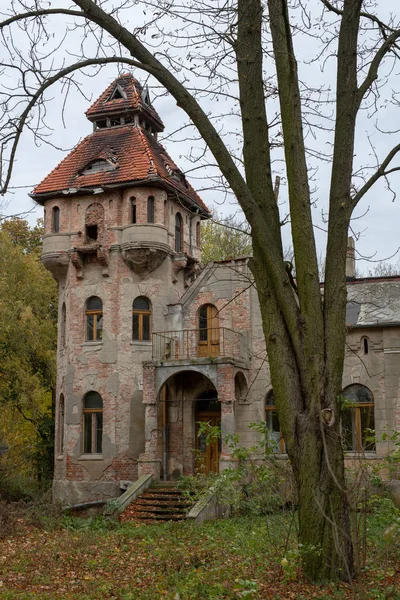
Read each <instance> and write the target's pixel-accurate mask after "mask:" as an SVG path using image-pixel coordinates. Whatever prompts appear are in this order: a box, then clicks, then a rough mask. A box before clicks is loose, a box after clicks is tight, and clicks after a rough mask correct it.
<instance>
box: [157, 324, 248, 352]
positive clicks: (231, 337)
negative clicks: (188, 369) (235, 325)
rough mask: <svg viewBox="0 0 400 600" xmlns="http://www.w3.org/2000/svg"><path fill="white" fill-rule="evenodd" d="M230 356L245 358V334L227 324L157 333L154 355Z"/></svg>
mask: <svg viewBox="0 0 400 600" xmlns="http://www.w3.org/2000/svg"><path fill="white" fill-rule="evenodd" d="M217 356H228V357H232V358H236V359H242V360H243V359H244V343H243V336H242V334H241V333H239V332H238V331H234V330H233V329H228V328H227V327H213V328H208V329H181V330H177V331H160V332H155V333H153V359H155V360H180V359H195V358H216V357H217Z"/></svg>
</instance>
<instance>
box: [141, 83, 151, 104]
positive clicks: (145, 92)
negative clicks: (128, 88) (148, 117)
mask: <svg viewBox="0 0 400 600" xmlns="http://www.w3.org/2000/svg"><path fill="white" fill-rule="evenodd" d="M142 100H143V102H144V103H145V104H149V105H150V106H151V102H150V94H149V88H148V87H145V88H144V90H143V92H142Z"/></svg>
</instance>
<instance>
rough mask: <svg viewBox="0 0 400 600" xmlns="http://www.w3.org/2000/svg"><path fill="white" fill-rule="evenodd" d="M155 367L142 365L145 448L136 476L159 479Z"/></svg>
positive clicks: (140, 457)
mask: <svg viewBox="0 0 400 600" xmlns="http://www.w3.org/2000/svg"><path fill="white" fill-rule="evenodd" d="M155 371H156V369H155V366H154V365H152V364H146V363H145V364H144V365H143V404H144V405H145V421H144V423H145V447H144V453H143V454H141V455H140V456H139V460H138V476H139V477H141V476H142V475H149V474H151V475H153V477H154V479H155V480H156V481H159V479H160V463H161V461H160V459H159V458H158V448H157V446H158V443H157V442H158V419H157V398H156V377H155V374H156V373H155Z"/></svg>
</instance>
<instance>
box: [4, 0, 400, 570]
mask: <svg viewBox="0 0 400 600" xmlns="http://www.w3.org/2000/svg"><path fill="white" fill-rule="evenodd" d="M71 4H72V6H75V8H70V6H71ZM384 4H385V3H384V2H383V0H377V1H372V0H371V1H370V0H365V1H364V2H362V0H331V1H329V0H314V2H313V3H310V5H311V8H309V9H306V8H305V7H304V6H303V3H302V2H301V1H300V0H267V1H266V2H262V1H261V0H216V1H213V2H212V1H211V0H209V1H207V0H182V1H181V2H180V3H179V4H178V3H176V2H172V1H166V0H161V1H160V2H157V6H155V4H153V2H152V1H151V0H146V1H145V0H143V1H142V2H140V1H139V0H120V1H119V3H118V2H111V1H109V0H98V1H97V2H94V1H93V0H72V2H71V1H70V2H69V3H67V2H66V3H65V8H52V7H50V8H49V5H48V3H47V2H44V1H42V0H35V2H33V4H32V5H30V4H29V3H28V2H27V1H26V0H9V9H8V12H7V13H6V14H5V15H4V19H3V22H2V23H1V24H0V30H1V33H2V36H3V37H2V39H3V49H5V50H6V51H7V52H8V56H9V58H8V60H4V61H3V63H2V69H3V73H2V82H3V91H2V96H1V104H2V107H3V109H4V117H3V120H2V121H1V126H0V133H1V135H2V146H1V147H2V157H3V171H2V191H3V193H4V192H5V191H6V190H7V187H8V186H9V183H10V180H11V174H12V168H13V163H14V160H15V156H16V152H17V147H18V144H19V142H20V138H21V134H22V131H23V130H24V129H30V130H31V131H32V132H33V133H34V135H35V136H36V138H37V139H40V140H42V141H46V140H47V138H46V137H45V136H46V135H47V130H46V129H45V123H46V108H47V103H46V100H48V96H46V94H47V90H48V88H50V87H51V86H53V85H55V86H56V85H58V83H59V82H61V83H62V85H63V86H64V91H65V93H68V91H70V90H71V89H73V87H74V85H76V83H75V82H76V79H75V75H76V73H77V72H78V71H82V70H83V69H86V72H87V70H88V69H90V68H91V69H92V71H90V74H91V75H93V67H94V66H95V65H97V67H100V66H102V65H106V64H109V63H118V64H120V65H130V66H132V67H136V68H139V69H142V70H143V71H145V72H147V73H148V74H150V75H151V76H153V77H154V79H155V80H157V81H158V82H159V84H160V85H161V86H162V89H165V90H167V91H168V93H169V94H170V95H171V96H172V97H173V98H174V99H175V101H176V103H177V104H178V106H179V107H181V108H182V109H183V110H184V111H185V112H186V114H187V115H188V117H189V119H190V121H191V123H192V124H193V125H194V126H195V128H196V129H197V131H198V132H199V134H200V136H201V137H202V138H203V140H204V141H205V144H206V145H207V147H208V149H209V151H210V152H211V153H212V156H213V157H214V158H213V160H212V161H213V163H214V164H217V165H218V167H219V169H220V173H221V177H222V178H223V180H224V181H225V182H227V184H228V186H229V188H230V189H231V190H232V192H233V194H234V195H235V196H236V198H237V200H238V202H239V204H240V206H241V208H242V210H243V212H244V215H245V217H246V219H247V221H248V223H249V225H250V227H251V236H252V246H253V257H254V258H253V260H252V262H251V269H252V272H253V275H254V279H255V283H256V286H257V290H258V295H259V300H260V306H261V312H262V319H263V328H264V334H265V341H266V347H267V352H268V360H269V363H270V370H271V379H272V384H273V387H274V394H275V399H276V404H277V407H278V412H279V416H280V421H281V424H282V430H283V434H284V437H285V441H286V447H287V452H288V454H289V457H290V460H291V464H292V466H293V471H294V476H295V479H296V482H297V488H298V496H299V521H300V541H301V543H302V544H303V548H304V550H305V551H304V555H303V566H304V571H305V574H306V575H307V576H309V577H310V578H312V579H318V578H328V579H331V578H334V577H340V578H343V579H350V578H351V577H352V575H353V548H352V541H351V532H350V519H349V506H348V502H347V495H346V489H345V480H344V461H343V450H342V445H341V433H340V404H339V401H338V397H339V394H340V391H341V381H342V370H343V359H344V349H345V306H346V279H345V262H346V245H347V244H346V242H347V235H348V229H349V224H350V219H351V217H352V214H353V211H354V210H355V209H356V207H357V206H358V204H359V202H360V200H361V199H362V198H363V196H364V195H365V194H366V193H367V192H368V191H369V190H370V189H371V187H372V186H373V185H374V184H375V183H376V182H377V181H379V180H381V179H385V180H388V177H389V176H390V174H391V173H393V172H394V171H396V170H398V169H399V167H398V166H396V164H395V160H396V158H397V155H398V153H399V150H400V145H395V146H394V147H393V148H392V149H391V150H390V151H389V152H387V153H386V154H385V155H384V156H383V157H382V158H381V159H380V160H378V159H377V156H376V157H375V158H376V159H377V163H376V165H375V164H371V165H369V166H367V167H365V166H364V168H363V169H361V165H359V164H358V163H357V162H356V163H355V159H354V153H355V152H354V149H355V134H356V120H357V117H359V118H360V114H361V113H360V109H362V108H367V109H368V110H369V113H372V114H374V113H378V112H379V110H380V100H379V99H380V97H381V95H382V94H383V93H384V89H385V88H384V84H385V83H386V82H387V80H388V79H389V77H391V76H394V72H393V65H394V64H395V62H396V61H397V58H398V50H399V49H398V46H397V41H398V39H399V37H400V29H399V22H398V20H396V18H395V17H394V16H393V15H392V16H388V17H387V22H384V17H382V18H381V17H380V16H379V14H378V9H380V10H383V9H384ZM60 5H61V6H62V5H63V3H62V2H61V4H60ZM143 12H144V13H145V16H143ZM386 12H387V11H386ZM132 21H133V22H132ZM168 27H169V28H170V30H171V31H170V32H168ZM76 32H78V34H79V35H80V38H79V43H77V37H76ZM74 34H75V37H74ZM299 35H302V36H303V37H302V38H301V39H302V41H304V40H305V42H304V43H306V42H307V40H311V41H312V40H317V42H318V45H319V47H318V48H317V49H315V47H314V50H313V56H312V60H314V61H317V62H318V64H319V65H321V67H323V66H324V65H325V64H326V61H328V62H329V63H330V64H331V63H332V62H334V63H335V66H336V83H332V81H330V80H331V79H332V75H329V73H330V71H329V69H327V73H328V75H329V77H328V79H327V84H326V86H325V85H324V84H321V85H320V86H315V84H313V82H312V81H311V83H308V84H305V83H304V78H303V77H300V76H299V67H298V63H297V61H296V55H295V51H294V41H293V38H294V37H295V36H299ZM301 43H302V42H300V43H299V46H301ZM168 44H169V45H168ZM6 75H7V78H6ZM329 85H330V87H331V89H329ZM56 89H57V88H56ZM58 89H59V88H58ZM332 89H333V91H332ZM388 97H389V99H392V101H393V102H397V95H396V90H394V89H393V88H390V90H389V94H388ZM204 98H206V99H211V100H212V102H213V104H214V105H216V104H217V102H222V101H223V99H228V100H229V102H228V104H227V106H228V108H227V109H226V111H224V110H220V111H219V112H218V113H212V114H207V112H206V110H205V109H204V108H202V104H204ZM331 103H333V104H331ZM267 105H268V107H269V113H268V117H269V118H268V117H267ZM218 106H221V104H219V105H218ZM209 107H210V105H209V104H208V105H207V111H208V109H209ZM236 117H237V118H240V123H241V132H240V133H241V135H240V136H239V137H234V138H233V139H234V140H237V141H235V142H232V138H230V139H227V138H226V137H225V133H226V130H225V129H224V124H225V122H226V121H229V120H230V119H234V118H236ZM329 131H332V132H333V133H332V140H331V144H330V146H329V151H328V153H327V154H326V155H325V156H324V155H322V153H319V158H321V159H322V160H325V161H327V162H326V164H327V165H328V168H329V177H330V191H329V194H328V195H329V198H328V200H329V210H328V216H327V257H326V264H325V288H324V297H323V298H321V294H320V284H319V276H318V261H317V253H316V244H315V237H314V229H313V223H312V214H311V206H312V202H313V200H314V198H313V196H312V188H313V187H314V183H312V181H313V176H314V174H315V171H314V170H313V163H312V157H313V156H314V157H315V156H316V154H318V152H317V150H318V139H319V140H321V139H322V140H324V142H323V143H325V138H324V135H325V134H326V132H329ZM313 140H317V144H316V148H317V150H316V149H315V147H313ZM228 143H229V144H230V146H228ZM275 147H278V156H277V159H278V160H282V158H283V157H284V161H285V171H286V178H287V186H288V196H289V209H288V215H286V216H285V217H284V218H283V219H282V218H280V215H279V209H278V206H277V202H276V194H275V193H274V186H273V180H272V169H273V168H274V169H276V168H277V166H275V165H279V163H274V162H273V158H274V156H273V155H272V152H273V151H274V149H275ZM279 147H283V154H284V155H282V151H280V150H279ZM279 152H281V154H279ZM204 157H206V158H204ZM208 157H209V154H207V153H206V154H204V155H202V156H200V157H199V156H196V157H195V159H194V162H196V163H197V164H198V163H199V160H200V159H201V158H203V159H204V160H205V162H207V161H209V158H208ZM374 160H375V159H374ZM214 161H215V162H214ZM288 221H290V224H291V232H292V245H293V249H294V258H295V264H296V278H297V291H294V289H293V287H292V286H291V285H290V281H289V278H288V275H287V271H286V268H285V263H284V256H283V249H282V226H283V224H285V223H287V222H288Z"/></svg>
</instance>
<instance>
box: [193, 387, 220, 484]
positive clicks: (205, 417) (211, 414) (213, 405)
mask: <svg viewBox="0 0 400 600" xmlns="http://www.w3.org/2000/svg"><path fill="white" fill-rule="evenodd" d="M194 419H195V431H196V471H197V472H201V473H204V474H205V475H208V474H209V473H218V472H219V455H220V453H221V436H220V435H219V436H218V437H212V439H211V440H209V442H208V443H207V440H206V438H207V435H206V434H205V433H200V432H199V427H200V425H199V424H200V423H201V422H205V423H208V424H209V425H210V426H211V427H218V428H220V427H221V403H220V402H219V401H218V398H217V393H216V392H215V391H209V392H206V393H204V394H202V395H201V397H200V398H198V399H197V400H196V402H195V414H194Z"/></svg>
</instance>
